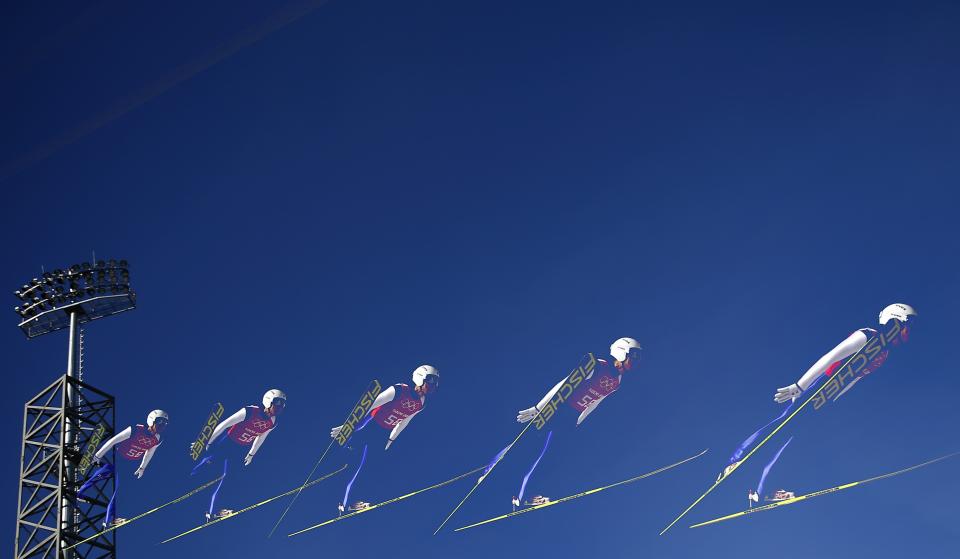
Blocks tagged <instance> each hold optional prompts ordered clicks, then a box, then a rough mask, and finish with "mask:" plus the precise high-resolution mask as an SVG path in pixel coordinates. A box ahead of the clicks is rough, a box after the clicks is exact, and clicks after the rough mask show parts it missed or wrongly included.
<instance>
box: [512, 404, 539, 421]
mask: <svg viewBox="0 0 960 559" xmlns="http://www.w3.org/2000/svg"><path fill="white" fill-rule="evenodd" d="M538 413H540V410H538V409H537V406H533V407H532V408H527V409H525V410H520V411H518V412H517V423H526V422H528V421H530V420H531V419H533V418H534V417H537V414H538Z"/></svg>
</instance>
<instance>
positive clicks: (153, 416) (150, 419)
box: [147, 410, 170, 427]
mask: <svg viewBox="0 0 960 559" xmlns="http://www.w3.org/2000/svg"><path fill="white" fill-rule="evenodd" d="M158 419H161V420H163V421H165V422H167V423H170V415H169V414H168V413H167V412H165V411H163V410H153V411H152V412H150V413H149V414H147V427H153V424H154V423H156V422H157V420H158Z"/></svg>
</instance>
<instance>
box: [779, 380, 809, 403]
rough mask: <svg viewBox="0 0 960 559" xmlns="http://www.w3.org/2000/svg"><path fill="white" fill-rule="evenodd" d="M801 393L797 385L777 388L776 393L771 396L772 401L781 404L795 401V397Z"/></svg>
mask: <svg viewBox="0 0 960 559" xmlns="http://www.w3.org/2000/svg"><path fill="white" fill-rule="evenodd" d="M802 393H803V390H801V389H800V386H799V385H797V384H791V385H790V386H784V387H783V388H778V389H777V393H776V394H774V396H773V399H774V400H776V402H777V403H778V404H782V403H784V402H786V401H787V400H796V399H797V397H798V396H800V394H802Z"/></svg>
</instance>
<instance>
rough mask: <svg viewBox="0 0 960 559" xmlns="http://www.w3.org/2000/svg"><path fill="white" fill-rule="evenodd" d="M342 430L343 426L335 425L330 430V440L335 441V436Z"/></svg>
mask: <svg viewBox="0 0 960 559" xmlns="http://www.w3.org/2000/svg"><path fill="white" fill-rule="evenodd" d="M341 430H343V425H337V426H336V427H334V428H333V429H330V438H331V439H335V438H337V435H339V434H340V431H341Z"/></svg>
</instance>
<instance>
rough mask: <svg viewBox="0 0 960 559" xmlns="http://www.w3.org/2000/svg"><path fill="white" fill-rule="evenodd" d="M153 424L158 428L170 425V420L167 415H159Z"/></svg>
mask: <svg viewBox="0 0 960 559" xmlns="http://www.w3.org/2000/svg"><path fill="white" fill-rule="evenodd" d="M153 425H154V427H157V428H162V427H166V426H167V425H170V420H169V419H167V418H166V417H158V418H156V419H154V420H153Z"/></svg>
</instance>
